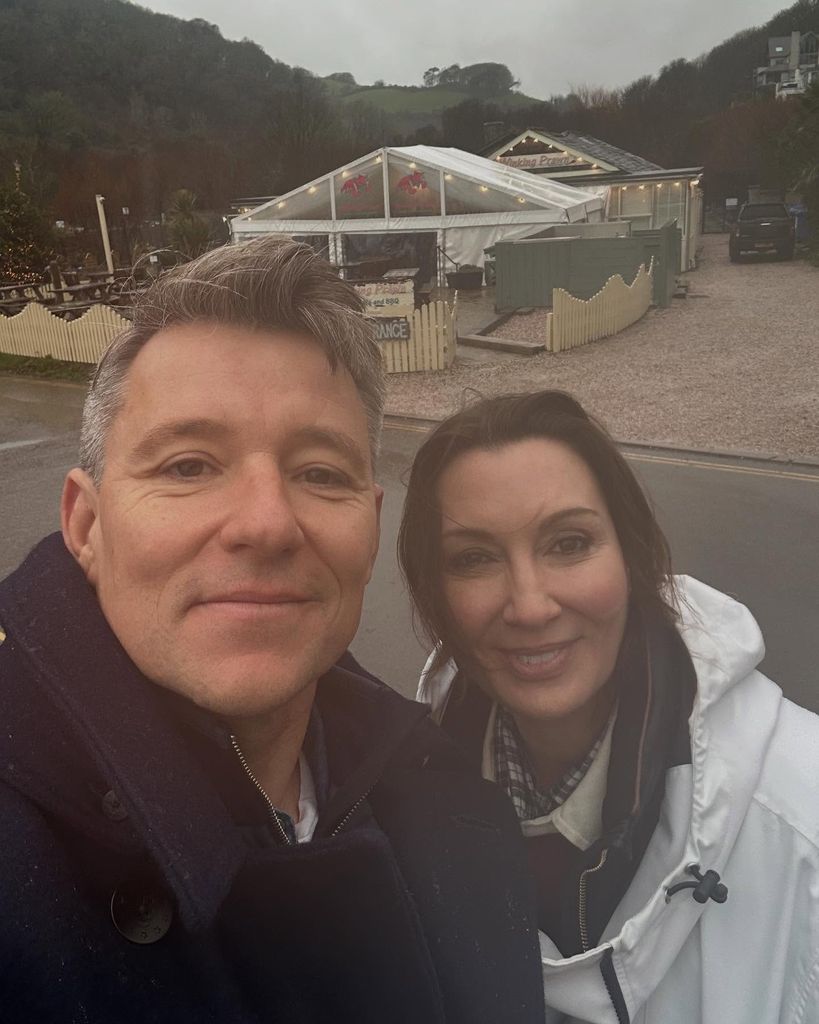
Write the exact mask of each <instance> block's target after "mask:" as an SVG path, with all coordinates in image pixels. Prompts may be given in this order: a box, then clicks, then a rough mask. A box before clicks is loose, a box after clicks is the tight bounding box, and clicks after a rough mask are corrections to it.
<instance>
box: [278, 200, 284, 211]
mask: <svg viewBox="0 0 819 1024" xmlns="http://www.w3.org/2000/svg"><path fill="white" fill-rule="evenodd" d="M283 206H284V200H282V202H280V203H279V209H281V208H282V207H283Z"/></svg>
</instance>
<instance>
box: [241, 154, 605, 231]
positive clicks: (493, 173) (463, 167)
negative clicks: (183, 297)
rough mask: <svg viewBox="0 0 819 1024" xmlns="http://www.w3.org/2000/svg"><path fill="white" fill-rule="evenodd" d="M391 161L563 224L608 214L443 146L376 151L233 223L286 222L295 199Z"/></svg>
mask: <svg viewBox="0 0 819 1024" xmlns="http://www.w3.org/2000/svg"><path fill="white" fill-rule="evenodd" d="M389 156H394V157H396V158H398V159H400V160H404V161H407V162H410V161H412V162H417V163H419V164H422V165H424V166H426V167H428V168H431V169H433V170H438V171H441V172H443V173H444V174H451V175H452V176H453V177H454V178H460V179H465V180H467V181H471V182H473V183H476V184H478V185H485V186H486V187H487V188H492V189H495V190H497V191H499V192H503V193H506V194H507V195H510V196H514V197H515V198H521V199H525V200H526V202H527V203H529V204H531V206H530V208H531V207H534V208H535V209H536V210H541V211H545V210H549V211H553V212H554V213H556V214H557V216H558V219H559V220H568V221H575V220H582V219H585V217H586V216H587V215H588V214H589V213H591V212H594V211H598V210H602V209H603V208H604V205H605V202H604V200H603V199H601V198H600V196H599V195H598V194H596V193H595V192H593V191H586V190H584V189H579V188H575V187H574V186H571V185H564V184H562V183H561V182H557V181H553V180H551V179H546V178H542V177H538V176H536V175H533V174H529V173H528V171H521V170H519V169H517V168H514V167H507V166H506V165H504V164H500V163H498V162H497V161H494V160H487V159H486V158H485V157H482V156H476V155H475V154H474V153H467V152H465V151H464V150H461V149H450V148H446V147H442V146H390V147H385V148H384V149H380V150H374V151H373V152H372V153H367V154H365V155H363V156H361V157H358V158H357V159H356V160H352V161H350V163H348V164H345V165H344V166H342V167H338V168H336V169H335V170H334V171H332V172H330V173H329V174H323V175H322V176H321V177H319V178H316V179H314V180H313V181H309V182H305V183H304V184H303V185H300V186H299V187H298V188H295V189H293V190H292V191H291V192H288V193H286V194H284V195H281V196H277V197H276V199H274V200H271V201H270V202H267V203H263V204H262V205H260V206H259V207H257V208H256V209H254V210H251V211H250V212H248V213H245V214H242V215H241V216H239V217H236V218H234V219H233V223H234V224H237V223H238V224H242V223H245V222H255V223H259V222H265V221H264V218H263V217H260V214H262V213H263V211H266V210H269V211H270V214H271V216H270V219H269V220H268V221H266V223H272V222H275V221H279V220H286V218H285V217H284V216H282V215H280V214H278V213H277V209H278V208H279V207H281V206H284V204H285V202H286V201H287V200H289V199H290V198H291V197H294V196H296V195H298V194H300V193H303V192H304V191H305V190H307V189H310V190H312V191H315V187H316V186H318V185H319V184H320V183H322V182H326V181H327V180H328V179H330V178H332V177H334V176H336V175H339V174H343V173H344V172H346V171H350V170H353V169H354V168H356V167H358V166H360V165H362V164H364V163H366V162H367V161H374V160H376V159H380V160H381V161H383V162H384V163H386V162H387V160H386V158H388V157H389ZM464 216H470V215H464ZM484 216H486V215H484ZM507 216H510V215H507ZM511 216H513V217H514V218H515V220H517V219H519V218H520V217H522V216H524V215H523V213H522V212H521V213H520V214H518V213H516V214H513V215H511ZM311 223H312V222H311Z"/></svg>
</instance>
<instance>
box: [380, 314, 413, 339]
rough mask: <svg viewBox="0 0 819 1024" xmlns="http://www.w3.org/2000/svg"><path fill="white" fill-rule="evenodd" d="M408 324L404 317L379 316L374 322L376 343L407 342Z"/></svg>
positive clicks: (408, 337) (408, 334)
mask: <svg viewBox="0 0 819 1024" xmlns="http://www.w3.org/2000/svg"><path fill="white" fill-rule="evenodd" d="M409 339H410V322H409V320H408V319H407V318H406V317H405V316H379V317H378V318H377V319H376V321H375V340H376V341H409Z"/></svg>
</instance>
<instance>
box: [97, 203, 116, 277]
mask: <svg viewBox="0 0 819 1024" xmlns="http://www.w3.org/2000/svg"><path fill="white" fill-rule="evenodd" d="M104 202H105V196H97V213H98V214H99V218H100V234H101V235H102V247H103V249H104V250H105V263H106V265H107V267H108V273H109V274H110V275H111V277H113V276H114V260H113V257H112V256H111V242H110V241H109V239H108V224H107V222H106V220H105V207H104V206H103V205H102V204H103V203H104Z"/></svg>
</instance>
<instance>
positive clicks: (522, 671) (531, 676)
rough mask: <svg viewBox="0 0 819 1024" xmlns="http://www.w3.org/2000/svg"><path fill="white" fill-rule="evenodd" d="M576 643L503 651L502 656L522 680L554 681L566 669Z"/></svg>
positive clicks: (567, 642)
mask: <svg viewBox="0 0 819 1024" xmlns="http://www.w3.org/2000/svg"><path fill="white" fill-rule="evenodd" d="M576 642H577V641H576V640H567V641H566V642H565V643H562V644H549V645H548V646H547V647H535V648H519V649H515V650H503V651H502V652H501V654H502V655H503V658H504V660H505V661H506V663H507V664H508V665H509V667H510V668H511V669H512V672H513V673H514V674H515V675H516V676H518V678H520V679H524V680H540V679H552V678H554V677H555V676H558V675H560V673H561V672H563V670H564V669H565V668H566V665H567V663H568V661H569V659H570V658H571V656H572V652H573V650H574V645H575V643H576Z"/></svg>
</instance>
